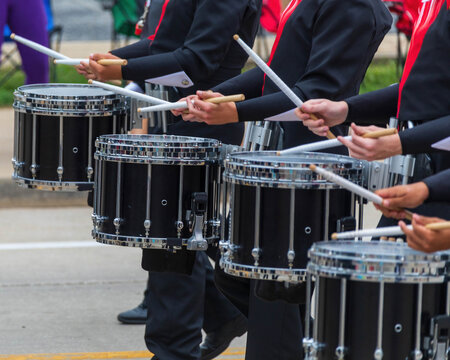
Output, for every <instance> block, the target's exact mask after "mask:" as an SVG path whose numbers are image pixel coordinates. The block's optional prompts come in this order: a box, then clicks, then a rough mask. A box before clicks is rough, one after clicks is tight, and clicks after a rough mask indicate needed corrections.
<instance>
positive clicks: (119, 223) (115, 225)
mask: <svg viewBox="0 0 450 360" xmlns="http://www.w3.org/2000/svg"><path fill="white" fill-rule="evenodd" d="M122 223H123V219H121V218H115V219H114V220H113V224H114V227H115V228H116V235H119V229H120V225H122Z"/></svg>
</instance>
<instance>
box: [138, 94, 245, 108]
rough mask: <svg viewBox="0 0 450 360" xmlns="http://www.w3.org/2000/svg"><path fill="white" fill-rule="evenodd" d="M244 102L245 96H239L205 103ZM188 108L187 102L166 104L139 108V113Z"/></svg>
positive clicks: (219, 98) (211, 99)
mask: <svg viewBox="0 0 450 360" xmlns="http://www.w3.org/2000/svg"><path fill="white" fill-rule="evenodd" d="M244 100H245V96H244V94H238V95H230V96H220V97H214V98H209V99H206V100H205V102H208V103H211V104H222V103H227V102H239V101H244ZM187 107H188V104H187V102H186V101H180V102H176V103H169V104H164V105H156V106H149V107H143V108H139V109H138V110H137V111H138V112H152V111H166V110H175V109H187Z"/></svg>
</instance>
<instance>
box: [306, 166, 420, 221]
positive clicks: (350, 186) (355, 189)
mask: <svg viewBox="0 0 450 360" xmlns="http://www.w3.org/2000/svg"><path fill="white" fill-rule="evenodd" d="M309 168H310V169H311V170H312V171H314V172H315V173H317V174H319V175H321V176H322V177H323V178H325V179H326V180H328V181H331V182H334V183H335V184H338V185H341V186H342V187H343V188H344V189H347V190H348V191H351V192H352V193H355V194H357V195H359V196H362V197H363V198H365V199H367V200H369V201H372V202H374V203H375V204H378V205H381V206H383V198H382V197H381V196H379V195H377V194H374V193H373V192H371V191H369V190H367V189H364V188H363V187H362V186H359V185H356V184H354V183H352V182H351V181H348V180H347V179H344V178H343V177H341V176H339V175H336V174H333V173H332V172H330V171H327V170H325V169H322V168H320V167H318V166H316V165H313V164H311V165H310V166H309ZM396 211H403V212H404V213H405V215H406V216H405V217H406V218H407V219H408V220H412V215H413V214H412V212H411V211H409V210H405V209H396Z"/></svg>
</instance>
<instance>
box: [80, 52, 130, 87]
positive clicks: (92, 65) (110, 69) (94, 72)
mask: <svg viewBox="0 0 450 360" xmlns="http://www.w3.org/2000/svg"><path fill="white" fill-rule="evenodd" d="M100 59H120V58H118V57H117V56H114V55H112V54H91V55H90V56H89V63H85V62H82V63H81V64H80V65H78V66H76V67H75V68H76V70H77V72H78V73H79V74H81V75H83V76H84V77H85V78H86V79H92V80H99V81H106V80H121V79H122V66H121V65H108V66H103V65H99V64H98V63H97V61H98V60H100Z"/></svg>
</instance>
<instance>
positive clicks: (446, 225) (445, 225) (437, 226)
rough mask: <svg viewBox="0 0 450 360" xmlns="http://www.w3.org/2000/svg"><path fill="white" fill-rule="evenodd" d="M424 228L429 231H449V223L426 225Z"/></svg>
mask: <svg viewBox="0 0 450 360" xmlns="http://www.w3.org/2000/svg"><path fill="white" fill-rule="evenodd" d="M425 227H426V228H427V229H430V230H447V229H450V221H442V222H436V223H432V224H427V225H425Z"/></svg>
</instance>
